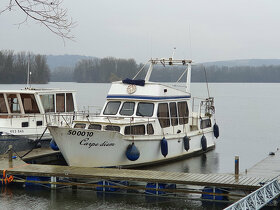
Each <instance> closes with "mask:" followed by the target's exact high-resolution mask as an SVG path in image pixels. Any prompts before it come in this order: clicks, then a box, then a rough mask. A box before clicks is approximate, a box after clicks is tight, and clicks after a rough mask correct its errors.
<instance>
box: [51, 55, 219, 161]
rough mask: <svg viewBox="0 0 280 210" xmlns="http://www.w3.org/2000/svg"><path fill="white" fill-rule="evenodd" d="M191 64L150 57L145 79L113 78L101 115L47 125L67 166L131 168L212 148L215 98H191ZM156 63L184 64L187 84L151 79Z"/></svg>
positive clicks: (215, 129)
mask: <svg viewBox="0 0 280 210" xmlns="http://www.w3.org/2000/svg"><path fill="white" fill-rule="evenodd" d="M191 63H192V61H191V60H174V59H172V58H169V59H151V60H150V66H149V69H148V71H147V74H146V77H145V80H130V79H126V80H123V81H119V82H114V83H112V86H111V88H110V90H109V93H108V95H107V101H106V103H105V105H104V107H103V109H102V111H101V114H100V115H98V116H87V117H85V118H84V119H79V120H75V121H73V123H72V124H71V125H55V124H53V125H49V126H48V128H49V130H50V132H51V134H52V136H53V137H54V139H55V141H56V143H57V145H58V147H59V149H60V151H61V153H62V155H63V156H64V158H65V160H66V162H67V163H68V165H70V166H81V167H135V166H141V165H148V164H155V163H158V162H162V161H169V160H173V159H176V158H182V157H184V156H190V155H194V154H198V153H202V152H206V151H208V150H210V149H213V148H214V147H215V142H214V139H215V137H218V133H219V131H218V126H217V125H216V124H215V121H214V117H213V115H214V99H213V98H211V97H209V98H206V99H197V98H192V97H191V93H190V82H191ZM157 64H160V65H164V66H165V65H171V66H172V65H182V66H185V71H184V73H183V74H182V75H181V77H182V76H183V75H184V74H185V73H187V82H186V86H185V89H184V90H179V89H177V88H175V87H173V86H168V85H166V84H160V83H156V82H150V76H151V73H152V71H153V67H154V65H157ZM181 77H180V78H181ZM75 119H78V118H75Z"/></svg>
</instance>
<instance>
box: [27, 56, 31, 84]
mask: <svg viewBox="0 0 280 210" xmlns="http://www.w3.org/2000/svg"><path fill="white" fill-rule="evenodd" d="M31 74H32V73H31V72H30V54H29V56H28V62H27V81H26V88H27V89H28V88H31V84H30V81H31Z"/></svg>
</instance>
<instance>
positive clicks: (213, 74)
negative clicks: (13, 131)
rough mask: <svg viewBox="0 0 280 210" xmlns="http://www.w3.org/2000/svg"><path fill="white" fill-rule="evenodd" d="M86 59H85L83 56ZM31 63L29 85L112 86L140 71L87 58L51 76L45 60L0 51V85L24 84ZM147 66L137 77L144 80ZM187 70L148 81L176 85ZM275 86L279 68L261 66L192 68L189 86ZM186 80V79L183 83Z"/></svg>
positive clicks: (163, 71) (174, 69)
mask: <svg viewBox="0 0 280 210" xmlns="http://www.w3.org/2000/svg"><path fill="white" fill-rule="evenodd" d="M84 57H85V56H84ZM28 61H30V71H31V72H32V75H31V82H32V83H48V82H49V81H53V82H84V83H91V82H102V83H106V82H113V81H116V80H122V79H125V78H133V77H134V76H135V74H136V73H137V72H138V71H139V69H141V68H142V67H143V64H137V63H136V61H135V60H134V59H118V58H114V57H107V58H102V59H99V58H87V57H85V58H84V59H82V60H80V61H78V62H77V63H76V65H75V67H71V66H68V63H67V62H66V63H65V66H61V67H56V68H55V69H54V70H53V71H52V72H50V70H49V67H48V65H47V60H46V56H43V55H34V54H29V53H26V52H21V53H16V54H15V53H13V51H0V75H1V76H0V83H26V78H27V66H28ZM147 68H148V66H146V68H144V70H143V71H142V72H141V73H140V74H139V75H138V76H137V79H144V76H145V72H146V71H147ZM185 68H186V67H184V66H183V67H178V66H166V67H164V66H158V67H156V68H155V69H154V71H153V74H152V75H151V81H163V82H175V81H177V79H178V78H179V77H180V75H181V74H182V73H183V72H184V70H185ZM205 73H206V75H207V80H208V82H228V83H231V82H262V83H268V82H275V83H280V65H263V66H231V67H228V66H218V65H212V66H209V65H206V66H205V67H203V66H202V65H194V66H193V67H192V82H205V81H206V77H205ZM185 80H186V75H185V76H184V77H183V78H182V80H181V81H182V82H184V81H185Z"/></svg>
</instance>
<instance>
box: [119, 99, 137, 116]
mask: <svg viewBox="0 0 280 210" xmlns="http://www.w3.org/2000/svg"><path fill="white" fill-rule="evenodd" d="M128 103H130V104H133V108H132V113H131V114H122V111H123V108H124V106H125V104H128ZM135 104H136V103H135V102H134V101H124V102H123V103H122V106H121V108H120V111H119V114H120V115H122V116H132V115H133V114H134V111H135Z"/></svg>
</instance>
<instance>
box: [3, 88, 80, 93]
mask: <svg viewBox="0 0 280 210" xmlns="http://www.w3.org/2000/svg"><path fill="white" fill-rule="evenodd" d="M73 92H76V91H75V90H62V89H58V88H24V89H20V90H0V93H25V94H38V93H44V94H46V93H73Z"/></svg>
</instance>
